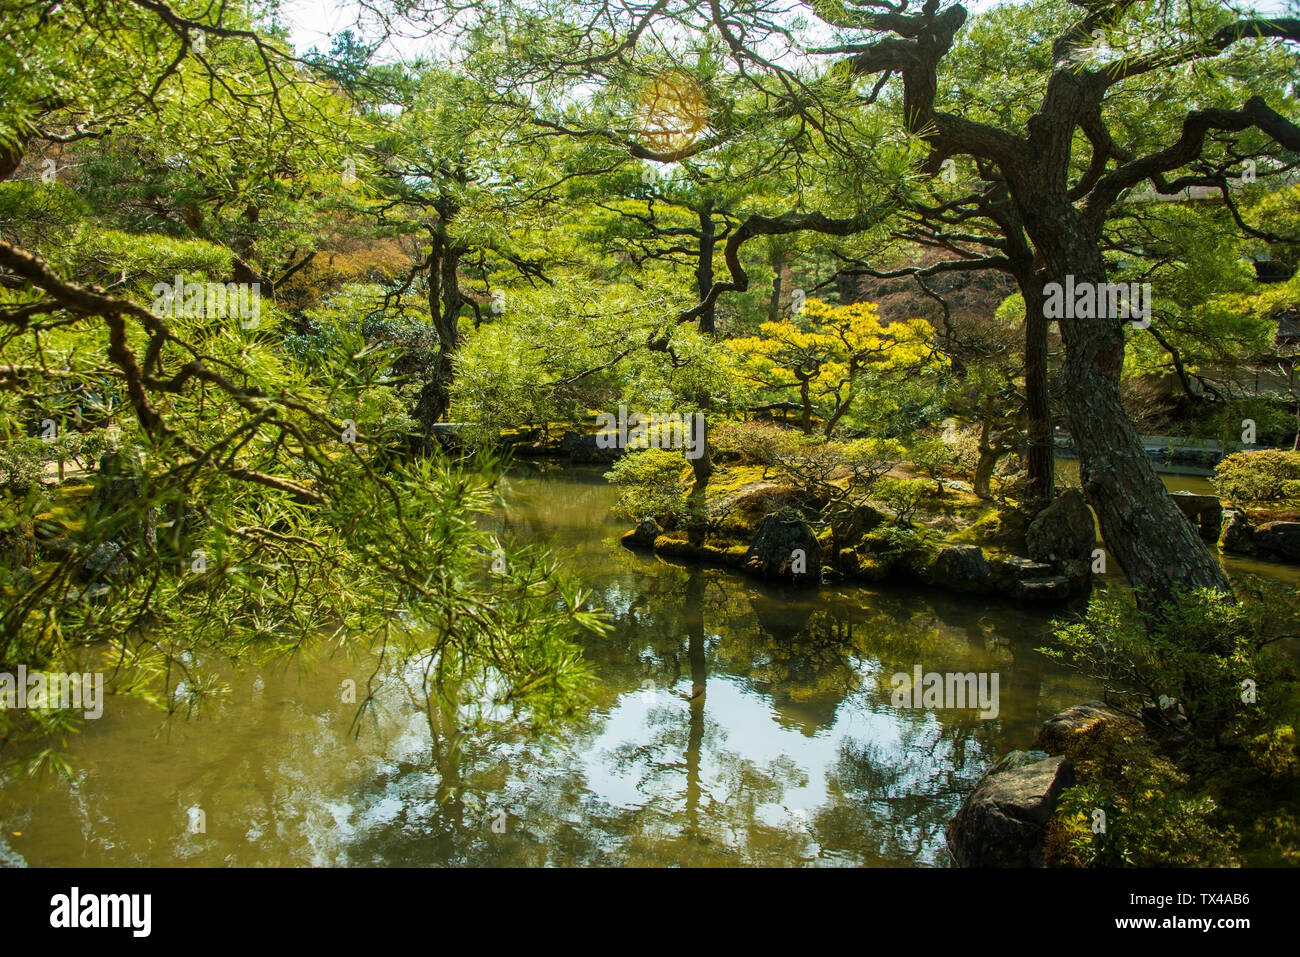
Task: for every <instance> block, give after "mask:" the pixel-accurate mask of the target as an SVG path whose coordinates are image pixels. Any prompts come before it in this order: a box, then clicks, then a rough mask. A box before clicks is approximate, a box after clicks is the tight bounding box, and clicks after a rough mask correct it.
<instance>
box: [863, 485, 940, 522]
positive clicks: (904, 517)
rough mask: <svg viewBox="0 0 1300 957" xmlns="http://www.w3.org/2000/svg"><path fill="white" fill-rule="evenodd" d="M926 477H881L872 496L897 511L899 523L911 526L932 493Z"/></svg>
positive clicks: (896, 520) (872, 491)
mask: <svg viewBox="0 0 1300 957" xmlns="http://www.w3.org/2000/svg"><path fill="white" fill-rule="evenodd" d="M931 492H932V489H931V488H930V483H929V482H927V481H925V480H924V479H881V480H880V481H879V482H877V483H876V484H875V486H874V487H873V488H872V490H871V497H872V498H874V499H875V500H876V501H878V502H880V503H882V504H884V505H888V506H889V507H890V508H892V509H893V510H894V512H895V513H897V518H896V519H895V522H896V523H897V524H898V525H903V526H910V525H911V524H912V519H913V518H914V517H915V516H916V512H917V509H919V508H920V507H921V503H922V502H924V501H925V500H926V498H927V497H928V496H929V495H930V494H931Z"/></svg>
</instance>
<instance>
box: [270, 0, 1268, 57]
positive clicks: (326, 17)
mask: <svg viewBox="0 0 1300 957" xmlns="http://www.w3.org/2000/svg"><path fill="white" fill-rule="evenodd" d="M1002 2H1004V0H968V2H967V3H966V9H967V10H969V11H970V12H971V13H979V12H981V11H983V10H987V9H989V8H991V7H995V6H998V5H999V4H1000V3H1002ZM1012 2H1014V0H1012ZM1243 5H1244V0H1243ZM1254 6H1255V7H1256V9H1257V10H1259V12H1260V13H1263V14H1265V15H1273V16H1277V15H1279V14H1281V13H1282V12H1283V11H1284V9H1285V6H1286V0H1257V2H1256V3H1255V4H1254ZM357 9H358V8H357V5H356V4H355V3H354V2H352V0H282V3H281V20H282V21H286V20H287V22H288V25H289V28H290V29H289V32H290V38H291V39H292V41H293V44H294V47H295V48H296V49H297V51H298V52H299V53H305V52H307V51H308V50H310V49H311V48H312V47H317V48H318V49H320V50H321V51H322V52H324V51H327V50H329V48H330V45H331V43H332V42H333V38H334V37H335V36H337V35H338V34H340V33H342V32H343V31H344V30H346V29H348V28H349V27H353V26H355V24H356V19H357ZM431 46H432V42H431V41H430V40H429V39H427V38H420V39H410V38H404V37H398V38H395V39H393V40H391V41H390V43H389V47H390V49H391V53H393V54H396V55H397V56H398V57H399V58H400V59H403V60H409V59H414V58H416V57H418V56H419V55H420V54H422V53H425V52H426V51H428V50H429V48H430V47H431Z"/></svg>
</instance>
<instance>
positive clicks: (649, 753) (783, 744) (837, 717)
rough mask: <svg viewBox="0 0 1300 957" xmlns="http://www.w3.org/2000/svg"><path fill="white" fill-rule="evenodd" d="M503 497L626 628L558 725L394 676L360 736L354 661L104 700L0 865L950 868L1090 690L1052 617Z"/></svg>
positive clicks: (581, 482)
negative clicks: (1063, 652) (1048, 641)
mask: <svg viewBox="0 0 1300 957" xmlns="http://www.w3.org/2000/svg"><path fill="white" fill-rule="evenodd" d="M510 494H511V497H512V501H513V503H514V504H513V506H512V508H511V509H510V510H509V511H508V512H507V513H506V514H505V515H504V516H503V517H502V519H501V522H502V525H503V530H506V531H509V532H510V533H513V534H516V535H521V536H525V537H529V538H535V539H545V540H547V541H550V542H552V543H553V545H554V547H555V548H556V550H557V552H558V553H559V554H560V556H561V558H562V560H563V562H564V563H565V564H566V566H568V567H569V568H570V570H571V571H573V572H574V573H575V574H577V575H579V576H581V577H582V578H583V579H584V580H585V581H586V583H587V584H588V586H589V587H590V588H591V589H593V590H594V593H595V600H596V601H597V602H598V603H600V604H601V605H603V607H605V608H606V609H607V610H608V611H609V613H610V615H611V617H612V619H613V622H614V629H613V631H612V633H611V634H610V635H608V636H606V637H604V638H601V639H594V640H592V641H589V642H588V643H587V644H586V646H585V653H586V655H587V657H588V659H589V660H590V662H591V663H592V667H593V670H594V672H595V673H596V675H597V677H598V681H599V683H598V687H597V689H596V693H595V704H594V707H593V709H592V711H591V713H590V714H588V715H587V716H586V717H585V718H584V719H583V720H581V721H579V722H577V723H576V724H575V725H574V726H573V727H572V728H571V729H570V730H569V731H568V732H567V733H566V734H565V735H564V736H563V738H562V739H561V740H549V741H548V740H539V739H537V738H534V737H530V736H528V735H526V734H523V733H521V732H520V731H518V730H503V729H500V728H497V729H491V728H489V729H487V730H464V729H461V728H459V727H457V725H456V722H455V721H454V720H452V719H451V718H449V717H447V716H440V715H435V716H434V720H433V722H432V729H431V725H430V721H429V720H428V718H427V716H426V715H425V713H424V711H423V710H422V705H421V701H420V699H419V697H418V696H417V695H415V694H413V693H412V692H411V691H410V689H407V688H405V687H404V686H403V685H402V684H401V683H400V682H390V683H389V684H388V685H387V686H386V688H385V690H384V691H383V693H382V694H381V695H380V698H379V701H378V707H377V708H376V709H375V710H374V711H373V712H372V713H371V714H370V715H369V716H368V717H367V718H366V719H365V721H364V722H363V726H362V728H361V733H360V735H359V736H358V737H353V735H352V734H350V733H349V725H350V723H351V720H352V717H353V707H352V706H350V705H345V704H343V703H342V702H341V701H340V700H339V694H338V689H339V686H340V683H341V682H342V681H343V680H344V679H345V678H353V679H358V678H361V679H364V678H365V677H366V676H367V675H368V674H369V671H368V664H369V663H368V662H364V661H362V662H350V661H347V660H343V659H341V658H339V659H325V660H319V661H314V662H311V663H310V664H309V665H308V664H304V665H301V666H297V667H294V668H292V669H288V670H280V671H269V670H259V671H256V672H249V671H245V672H243V673H240V674H235V675H231V676H230V677H229V681H230V684H231V687H232V693H231V694H230V696H229V697H228V699H227V700H225V701H224V702H223V703H222V704H221V705H220V706H219V707H218V708H216V709H215V710H214V711H212V712H211V713H209V714H208V715H207V716H205V717H203V718H201V719H198V720H190V721H184V720H178V721H176V722H173V723H171V724H170V725H163V726H162V727H161V728H160V718H159V717H158V715H157V714H155V713H153V712H150V711H148V710H147V709H145V708H143V707H138V706H136V705H134V704H132V703H130V702H126V703H122V702H110V707H109V709H108V710H107V712H106V714H105V717H104V718H103V719H101V720H100V721H99V722H92V723H91V726H90V727H88V728H87V730H86V733H85V734H83V735H82V736H81V738H80V739H79V740H78V741H77V742H76V749H75V753H74V758H75V760H76V761H77V763H78V766H79V770H78V771H77V773H76V775H75V776H74V777H73V779H72V780H71V781H61V780H57V779H53V778H44V779H39V780H28V779H17V780H10V781H8V782H6V784H5V786H4V789H3V792H0V826H2V827H3V834H4V835H5V838H6V840H7V842H8V846H9V848H10V850H6V848H5V846H4V845H0V860H4V859H5V855H6V854H11V855H20V856H21V857H22V858H23V859H25V860H26V861H28V862H30V863H32V864H47V865H57V864H64V865H132V864H157V865H167V864H191V865H193V864H201V865H216V864H237V865H306V864H314V865H327V864H346V865H378V864H385V865H394V864H396V865H402V864H409V865H437V864H470V865H524V864H528V865H543V864H549V865H562V864H629V865H727V864H737V865H740V864H746V865H753V864H759V865H797V864H820V865H903V866H908V865H928V866H934V865H944V864H945V863H946V854H945V851H944V842H943V834H942V830H943V826H944V824H945V823H946V822H947V820H948V819H949V818H950V817H951V815H952V813H953V812H954V811H955V810H956V808H957V806H958V804H959V803H960V800H961V797H962V795H963V793H964V792H965V791H966V790H968V789H969V788H970V787H971V786H972V785H973V783H974V781H975V780H976V778H977V777H978V775H979V774H980V773H981V771H982V770H983V768H984V767H985V766H986V764H987V762H988V759H989V757H990V756H991V755H993V754H995V753H1000V752H1002V751H1005V750H1007V749H1009V748H1013V747H1025V746H1028V744H1029V743H1030V741H1031V740H1032V738H1033V735H1034V732H1035V731H1036V729H1037V726H1038V724H1039V723H1040V722H1041V721H1042V720H1043V719H1044V718H1045V717H1047V716H1048V715H1049V714H1051V713H1052V712H1053V711H1055V710H1057V709H1059V708H1061V707H1064V706H1066V705H1069V704H1072V703H1075V702H1077V701H1080V700H1085V699H1087V698H1088V697H1091V696H1093V695H1094V694H1095V690H1094V689H1093V688H1091V687H1089V686H1088V685H1087V684H1085V683H1084V682H1082V681H1081V680H1080V679H1077V678H1076V677H1074V676H1071V675H1069V674H1067V673H1065V672H1062V671H1061V670H1059V669H1057V668H1055V667H1054V666H1053V665H1051V664H1050V663H1049V662H1047V661H1046V660H1045V659H1043V657H1042V656H1041V655H1039V654H1038V653H1037V652H1035V651H1034V650H1033V649H1034V648H1035V647H1036V646H1037V645H1039V644H1041V643H1042V637H1043V635H1044V633H1045V631H1046V629H1047V625H1048V621H1049V617H1050V616H1049V614H1048V613H1046V612H1041V611H1034V610H1029V609H1022V608H1018V607H1015V606H1009V605H1005V604H994V603H986V602H982V601H979V600H966V599H955V598H949V597H945V596H942V595H939V594H937V593H933V592H922V591H915V592H913V591H899V590H892V589H886V590H870V589H860V588H857V587H844V588H823V589H821V590H820V591H811V592H809V591H787V590H784V589H780V588H770V587H765V586H762V585H759V584H757V583H754V582H751V581H748V580H745V579H742V578H739V577H737V576H735V575H733V574H731V573H729V572H726V571H724V570H721V569H711V568H699V567H680V566H677V565H673V564H670V563H667V562H664V561H661V560H659V559H657V558H655V557H653V556H646V555H642V554H634V553H632V552H629V551H627V550H625V549H623V548H622V547H621V546H620V545H619V544H618V536H619V534H621V532H622V531H623V530H624V527H623V525H622V524H621V523H619V522H617V521H616V520H613V519H611V518H610V516H609V514H608V507H609V504H610V502H611V500H612V495H611V493H610V491H609V489H608V488H607V487H606V486H605V485H604V483H603V482H602V481H601V480H600V478H599V473H598V472H594V471H593V472H590V473H575V472H572V471H567V472H564V473H545V474H540V475H519V476H516V477H514V478H513V479H512V481H511V493H510ZM917 664H920V665H922V666H923V667H924V669H925V670H927V671H963V672H965V671H976V672H979V671H996V672H998V673H999V674H1000V676H1001V685H1000V687H1001V702H1000V704H1001V708H1000V713H999V715H998V717H997V718H996V719H993V720H988V721H984V720H980V719H979V718H978V717H977V714H976V712H975V711H974V710H962V711H957V710H948V711H936V710H906V709H899V708H895V707H893V706H892V705H891V701H890V683H889V678H890V676H891V675H892V674H893V673H894V672H896V671H907V672H910V671H911V669H912V668H913V666H914V665H917ZM193 808H199V809H201V810H202V812H203V817H204V821H205V828H204V830H203V831H201V832H195V831H194V830H193V829H192V828H191V827H190V814H191V809H193ZM13 832H21V836H14V833H13Z"/></svg>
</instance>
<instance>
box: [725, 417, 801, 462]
mask: <svg viewBox="0 0 1300 957" xmlns="http://www.w3.org/2000/svg"><path fill="white" fill-rule="evenodd" d="M792 437H793V435H792V433H791V432H790V431H789V430H788V429H783V428H781V427H780V426H779V425H774V424H772V423H771V422H753V421H751V422H731V421H722V422H718V423H717V424H716V425H714V426H713V429H712V431H711V432H710V433H709V443H710V444H711V445H712V446H713V453H714V455H715V456H716V457H717V459H718V461H721V462H738V463H740V464H741V465H775V464H777V462H778V461H779V459H780V457H781V453H782V450H783V449H786V448H787V447H788V446H789V445H790V440H791V438H792Z"/></svg>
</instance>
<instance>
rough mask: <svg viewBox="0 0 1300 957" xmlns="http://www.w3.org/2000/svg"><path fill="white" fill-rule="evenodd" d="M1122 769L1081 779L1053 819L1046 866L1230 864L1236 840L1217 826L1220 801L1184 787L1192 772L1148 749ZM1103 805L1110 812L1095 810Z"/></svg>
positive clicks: (1236, 862) (1235, 862)
mask: <svg viewBox="0 0 1300 957" xmlns="http://www.w3.org/2000/svg"><path fill="white" fill-rule="evenodd" d="M1130 758H1131V760H1129V761H1128V762H1126V763H1125V764H1124V766H1123V769H1122V773H1120V774H1117V775H1116V776H1115V777H1114V778H1112V779H1108V780H1106V781H1105V782H1104V783H1103V782H1092V783H1088V784H1080V785H1076V786H1074V787H1072V788H1069V789H1067V790H1066V791H1065V792H1064V793H1063V794H1062V795H1061V800H1060V803H1059V804H1058V805H1057V809H1056V812H1055V813H1054V814H1053V817H1052V821H1051V823H1050V824H1049V825H1048V830H1047V835H1046V839H1045V842H1044V844H1045V847H1044V863H1046V864H1047V865H1048V866H1049V867H1050V866H1053V865H1056V866H1062V865H1063V866H1067V867H1233V866H1236V865H1239V864H1240V863H1241V860H1240V858H1239V856H1238V844H1239V839H1238V836H1237V833H1236V831H1235V830H1234V829H1233V828H1232V827H1219V826H1216V824H1215V816H1216V813H1217V812H1218V810H1219V808H1218V805H1217V804H1216V803H1215V801H1214V800H1213V799H1212V798H1210V797H1207V796H1205V795H1197V794H1191V793H1188V792H1187V790H1186V789H1187V785H1188V777H1187V775H1186V774H1183V773H1181V772H1180V771H1179V770H1178V769H1177V768H1176V767H1175V766H1174V765H1173V764H1172V763H1171V762H1169V761H1168V760H1165V759H1164V758H1160V757H1158V756H1156V755H1155V754H1154V753H1152V752H1151V751H1150V750H1146V751H1143V752H1141V754H1140V755H1139V754H1137V753H1136V752H1135V753H1133V754H1131V755H1130ZM1097 811H1101V812H1103V813H1104V815H1105V817H1104V818H1102V817H1101V816H1099V815H1097V814H1096V812H1097Z"/></svg>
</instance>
